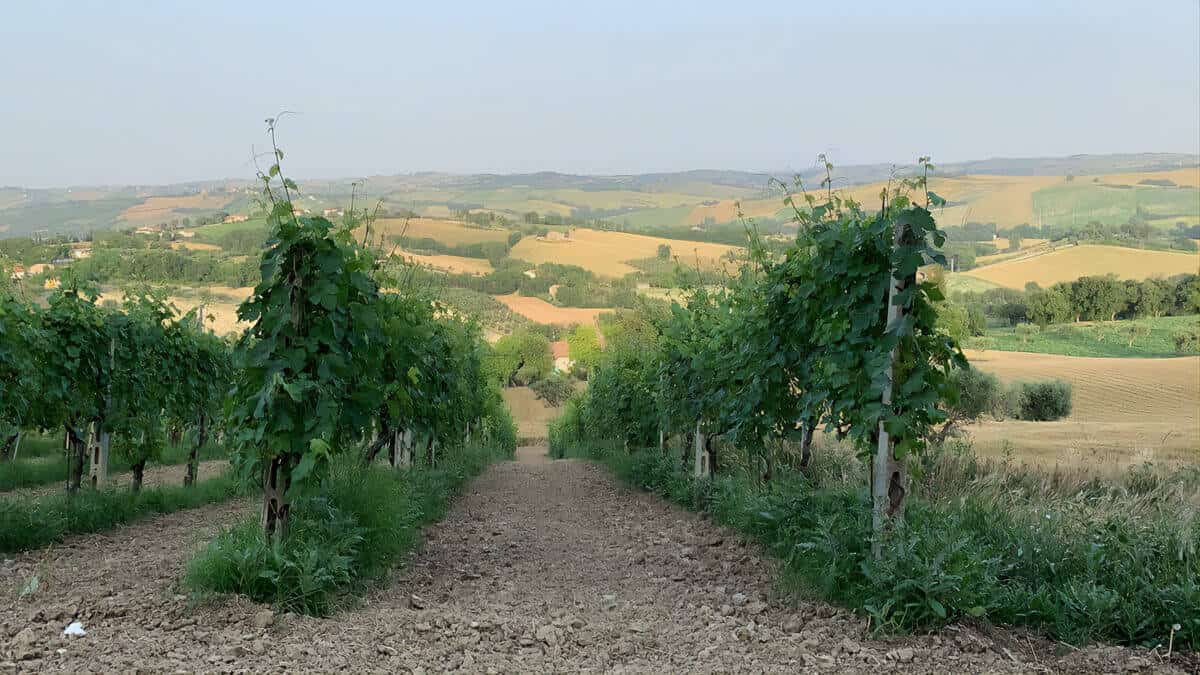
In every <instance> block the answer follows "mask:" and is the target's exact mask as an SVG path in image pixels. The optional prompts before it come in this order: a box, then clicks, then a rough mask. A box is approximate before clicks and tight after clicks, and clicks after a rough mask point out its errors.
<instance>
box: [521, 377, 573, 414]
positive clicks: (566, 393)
mask: <svg viewBox="0 0 1200 675" xmlns="http://www.w3.org/2000/svg"><path fill="white" fill-rule="evenodd" d="M529 388H530V389H532V390H533V393H535V394H537V397H538V398H539V399H541V400H543V401H545V402H546V405H548V406H550V407H552V408H557V407H558V406H560V405H562V404H563V403H564V402H566V400H567V399H569V398H571V395H572V394H574V393H575V387H574V385H572V384H571V381H570V380H569V379H567V378H565V377H563V376H562V375H559V374H558V373H555V374H553V375H551V376H550V377H547V378H544V379H541V380H538V381H537V382H534V383H533V384H531V385H529Z"/></svg>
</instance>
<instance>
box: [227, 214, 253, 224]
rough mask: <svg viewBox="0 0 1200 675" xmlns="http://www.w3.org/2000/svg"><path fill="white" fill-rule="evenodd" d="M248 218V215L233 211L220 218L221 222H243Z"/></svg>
mask: <svg viewBox="0 0 1200 675" xmlns="http://www.w3.org/2000/svg"><path fill="white" fill-rule="evenodd" d="M249 219H250V216H247V215H246V214H244V213H233V214H230V215H228V216H225V219H224V220H222V221H221V222H222V223H244V222H246V221H247V220H249Z"/></svg>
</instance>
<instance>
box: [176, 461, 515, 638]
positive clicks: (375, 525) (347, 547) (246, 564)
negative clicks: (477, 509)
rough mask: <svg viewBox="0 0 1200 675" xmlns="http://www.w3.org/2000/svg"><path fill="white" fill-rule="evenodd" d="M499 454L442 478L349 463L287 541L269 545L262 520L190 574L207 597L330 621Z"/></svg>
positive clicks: (301, 507)
mask: <svg viewBox="0 0 1200 675" xmlns="http://www.w3.org/2000/svg"><path fill="white" fill-rule="evenodd" d="M499 456H500V453H497V452H496V451H495V450H492V449H490V446H489V447H488V448H485V447H481V446H472V447H469V448H466V449H465V450H464V451H463V452H462V453H460V454H457V455H455V456H454V458H453V459H451V460H450V461H447V462H445V463H444V464H443V465H441V466H439V467H437V468H426V467H422V468H420V469H416V470H413V471H410V472H408V473H405V474H401V475H397V474H393V473H390V472H388V471H385V470H384V469H381V468H378V467H363V466H361V464H359V463H358V462H357V461H347V458H341V459H339V460H337V461H335V462H334V463H333V465H332V466H331V468H330V472H329V476H328V480H327V481H326V483H325V490H324V491H323V492H322V493H321V494H315V493H314V494H310V495H308V496H305V497H303V498H301V499H300V500H298V501H297V502H296V504H295V505H294V513H293V516H292V520H293V521H294V522H293V524H292V526H291V528H290V534H289V536H288V537H287V539H285V540H282V541H267V540H265V539H264V538H263V536H262V532H261V530H260V526H259V523H258V522H257V520H256V519H247V520H245V521H244V522H242V523H239V524H238V525H235V526H234V527H232V528H230V529H228V530H225V531H223V532H222V533H221V534H219V535H218V536H217V538H216V539H214V540H213V541H212V542H211V543H210V544H209V545H208V547H207V548H205V549H204V550H202V551H201V552H199V553H198V554H197V556H196V557H195V558H194V559H193V560H192V562H191V563H190V564H189V566H188V574H187V581H186V583H187V584H188V585H189V586H190V587H191V588H193V589H195V590H197V591H202V592H216V593H241V594H244V595H247V596H249V597H250V598H251V599H253V600H255V601H258V602H269V603H271V604H273V605H275V606H276V607H277V608H278V609H279V610H281V611H296V612H303V613H305V614H315V615H321V616H323V615H327V614H330V613H331V612H333V611H334V610H335V609H337V608H338V607H339V606H340V604H341V603H344V602H346V601H347V599H348V596H349V595H350V594H353V593H360V592H362V591H363V590H365V589H366V588H367V587H368V585H369V584H370V583H373V582H375V581H378V580H379V579H381V578H383V577H385V576H386V574H387V573H388V572H389V571H390V570H391V569H392V567H393V566H394V565H395V564H396V563H397V562H398V561H399V560H400V558H401V557H402V556H403V554H404V553H406V552H407V551H409V550H411V549H412V547H413V546H414V545H415V544H416V543H417V541H418V539H419V537H420V532H421V527H422V526H424V525H427V524H428V523H431V522H434V521H436V520H437V519H438V518H440V517H441V515H442V514H443V513H444V512H445V510H446V508H447V507H448V506H449V502H450V499H451V497H453V495H454V494H455V493H456V492H457V491H458V489H459V488H461V487H462V485H463V484H465V483H466V481H467V480H468V479H470V478H471V477H473V476H475V475H477V474H478V473H479V472H480V471H482V470H483V469H484V467H486V466H487V465H488V464H489V463H491V462H492V461H495V460H496V459H498V458H499Z"/></svg>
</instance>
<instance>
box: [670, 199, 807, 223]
mask: <svg viewBox="0 0 1200 675" xmlns="http://www.w3.org/2000/svg"><path fill="white" fill-rule="evenodd" d="M786 206H787V205H786V204H784V203H783V198H782V197H772V198H770V199H749V200H745V201H742V202H741V210H742V215H743V216H745V217H747V218H769V217H771V216H774V215H775V214H776V213H778V212H779V211H780V210H781V209H783V208H786ZM737 217H738V200H736V199H722V200H720V201H719V202H717V203H716V204H713V205H711V206H704V205H700V206H697V207H695V208H693V209H692V211H691V213H689V214H688V216H687V224H688V225H700V224H702V223H703V222H704V219H705V218H712V219H713V222H717V223H728V222H730V221H733V220H737Z"/></svg>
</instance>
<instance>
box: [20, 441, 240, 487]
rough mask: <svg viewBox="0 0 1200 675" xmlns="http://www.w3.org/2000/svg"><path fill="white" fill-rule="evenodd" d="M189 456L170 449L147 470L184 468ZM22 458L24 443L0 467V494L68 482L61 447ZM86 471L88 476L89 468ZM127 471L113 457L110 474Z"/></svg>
mask: <svg viewBox="0 0 1200 675" xmlns="http://www.w3.org/2000/svg"><path fill="white" fill-rule="evenodd" d="M187 453H188V449H187V448H184V447H178V448H174V447H169V448H167V449H166V451H165V452H164V453H163V456H162V457H161V458H160V459H158V460H157V461H154V462H152V463H149V464H147V468H149V467H150V466H181V465H183V464H185V463H187ZM23 455H24V443H23V442H22V453H21V454H19V455H18V456H17V460H16V461H14V462H5V463H3V464H0V492H9V491H11V490H20V489H23V488H30V487H38V486H41V485H46V484H49V483H54V482H56V481H62V482H63V483H64V484H65V483H66V481H67V459H66V457H65V455H64V454H63V452H62V450H61V448H60V449H59V450H58V454H57V456H47V455H39V456H38V457H39V458H38V459H36V460H34V461H30V460H31V459H32V457H23ZM199 457H200V461H201V462H204V461H208V460H211V459H222V458H224V457H225V451H224V449H223V448H221V447H218V446H216V445H206V446H204V447H203V448H201V449H200V453H199ZM83 470H84V475H85V476H86V475H87V466H86V465H85V466H84V469H83ZM126 471H129V461H128V460H126V459H124V458H122V457H113V458H112V459H111V460H109V464H108V472H109V474H115V473H123V472H126ZM179 481H180V482H183V473H182V472H180V474H179ZM0 497H2V495H0Z"/></svg>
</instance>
